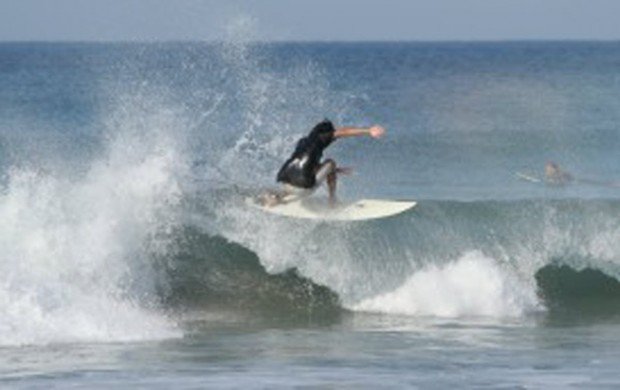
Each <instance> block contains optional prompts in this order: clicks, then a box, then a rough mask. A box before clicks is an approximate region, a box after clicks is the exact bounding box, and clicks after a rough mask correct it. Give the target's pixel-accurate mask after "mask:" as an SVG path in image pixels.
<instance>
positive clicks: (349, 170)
mask: <svg viewBox="0 0 620 390" xmlns="http://www.w3.org/2000/svg"><path fill="white" fill-rule="evenodd" d="M336 173H337V174H339V175H350V174H351V173H353V168H351V167H338V168H336Z"/></svg>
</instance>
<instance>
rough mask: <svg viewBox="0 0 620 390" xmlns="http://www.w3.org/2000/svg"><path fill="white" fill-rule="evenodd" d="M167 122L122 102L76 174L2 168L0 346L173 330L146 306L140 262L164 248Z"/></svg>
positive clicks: (148, 294) (162, 115) (169, 158)
mask: <svg viewBox="0 0 620 390" xmlns="http://www.w3.org/2000/svg"><path fill="white" fill-rule="evenodd" d="M134 108H135V107H134ZM145 117H146V118H149V119H144V118H145ZM135 118H142V119H139V120H138V119H135ZM172 122H174V121H173V120H172V119H171V115H170V113H167V112H166V111H165V110H158V111H156V112H152V111H148V112H145V111H144V110H143V109H142V108H140V107H138V108H135V110H131V109H129V108H128V107H127V105H124V107H123V109H122V110H120V111H119V112H118V113H116V114H114V115H113V117H112V119H110V123H109V126H111V127H112V130H111V131H110V134H111V135H110V137H109V139H108V144H107V149H106V152H105V153H103V155H102V156H101V157H100V158H98V159H97V160H96V161H94V162H93V163H92V165H91V166H90V167H89V169H88V170H87V172H86V173H85V174H84V175H83V176H81V177H79V178H77V179H76V178H74V177H73V178H69V177H66V176H67V175H62V174H54V173H46V172H44V171H33V170H31V169H13V170H12V171H11V172H10V173H9V175H8V184H7V186H6V188H5V189H4V191H3V192H2V194H0V219H1V220H2V224H1V225H0V345H21V344H42V343H56V342H71V341H104V342H105V341H119V340H142V339H153V338H162V337H171V336H176V335H179V331H178V330H177V328H176V325H175V324H174V322H173V321H171V320H169V319H168V318H166V316H164V315H163V314H161V313H158V311H157V310H156V309H155V308H154V307H155V306H156V305H155V304H156V299H155V296H154V282H155V280H156V275H155V271H154V269H153V267H152V265H151V264H150V263H149V259H151V258H152V257H151V255H152V254H153V253H154V252H161V251H163V250H165V248H166V242H165V241H166V239H165V234H163V235H162V233H165V230H166V229H167V228H169V227H170V226H172V225H173V224H174V223H175V221H174V218H175V216H174V213H173V212H171V210H173V209H174V205H175V204H176V202H178V200H179V197H180V189H179V186H178V184H177V182H176V179H175V177H176V173H177V172H176V170H177V169H178V168H179V166H180V165H182V164H180V162H179V160H180V159H179V156H178V153H177V151H176V148H177V141H178V138H177V139H176V140H177V141H175V139H173V138H172V137H170V136H168V134H169V131H168V129H169V126H171V125H172ZM141 126H145V127H147V126H148V128H149V131H145V130H144V129H141V128H140V127H141ZM162 237H164V238H162Z"/></svg>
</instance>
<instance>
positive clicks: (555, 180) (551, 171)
mask: <svg viewBox="0 0 620 390" xmlns="http://www.w3.org/2000/svg"><path fill="white" fill-rule="evenodd" d="M545 179H546V180H547V182H548V183H550V184H556V185H557V184H566V183H568V182H570V181H572V180H573V176H572V175H571V174H570V173H568V172H566V171H563V170H562V169H560V166H559V165H558V164H556V163H555V162H553V161H547V163H546V164H545Z"/></svg>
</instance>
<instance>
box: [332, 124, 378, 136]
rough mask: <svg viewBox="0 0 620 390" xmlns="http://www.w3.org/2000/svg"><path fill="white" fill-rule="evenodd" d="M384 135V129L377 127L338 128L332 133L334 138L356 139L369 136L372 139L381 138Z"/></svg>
mask: <svg viewBox="0 0 620 390" xmlns="http://www.w3.org/2000/svg"><path fill="white" fill-rule="evenodd" d="M384 133H385V129H384V128H383V127H381V126H379V125H374V126H372V127H339V128H337V129H336V131H335V132H334V137H335V138H344V137H358V136H362V135H369V136H371V137H373V138H381V136H383V134H384Z"/></svg>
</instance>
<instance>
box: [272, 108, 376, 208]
mask: <svg viewBox="0 0 620 390" xmlns="http://www.w3.org/2000/svg"><path fill="white" fill-rule="evenodd" d="M384 133H385V129H384V128H383V127H381V126H378V125H375V126H372V127H338V128H336V127H334V125H333V124H332V122H330V121H329V120H324V121H323V122H320V123H319V124H317V125H316V126H314V128H313V129H312V131H310V133H309V134H308V135H307V136H306V137H303V138H301V139H300V140H299V141H298V142H297V146H296V147H295V151H294V152H293V154H292V155H291V157H290V158H289V159H288V160H286V162H285V163H284V165H282V168H280V171H279V172H278V175H277V181H278V182H280V183H282V184H283V188H282V191H279V192H270V193H268V194H265V195H264V196H263V203H264V204H265V205H270V206H271V205H276V204H278V203H282V202H287V201H288V199H299V198H303V197H306V196H308V195H310V194H312V193H313V192H314V191H315V190H316V189H317V188H318V187H320V185H321V184H322V183H323V182H327V187H328V190H329V202H330V204H332V205H333V204H335V202H336V182H337V174H339V173H342V174H346V173H349V172H350V169H348V168H341V167H338V166H337V165H336V162H335V161H334V160H333V159H331V158H328V159H326V160H321V159H322V157H323V151H324V150H325V149H326V148H327V147H328V146H329V145H331V143H332V142H334V141H335V140H336V139H338V138H346V137H357V136H364V135H368V136H370V137H372V138H381V137H382V136H383V134H384Z"/></svg>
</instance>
